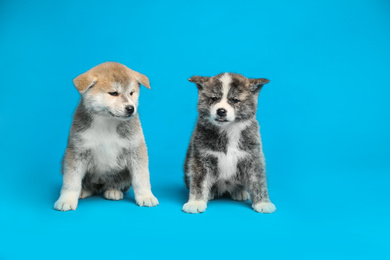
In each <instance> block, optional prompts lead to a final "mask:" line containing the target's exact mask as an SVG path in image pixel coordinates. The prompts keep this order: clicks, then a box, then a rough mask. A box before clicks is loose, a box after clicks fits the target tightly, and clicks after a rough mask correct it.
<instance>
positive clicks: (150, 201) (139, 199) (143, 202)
mask: <svg viewBox="0 0 390 260" xmlns="http://www.w3.org/2000/svg"><path fill="white" fill-rule="evenodd" d="M135 202H136V203H137V205H138V206H141V207H155V206H157V205H158V200H157V198H156V197H155V196H153V194H150V195H143V196H135Z"/></svg>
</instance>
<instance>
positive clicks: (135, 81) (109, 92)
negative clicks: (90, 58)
mask: <svg viewBox="0 0 390 260" xmlns="http://www.w3.org/2000/svg"><path fill="white" fill-rule="evenodd" d="M73 83H74V85H75V87H76V88H77V90H78V91H79V92H80V94H81V95H82V97H83V102H84V105H85V107H86V108H87V109H88V110H89V111H92V112H93V113H97V114H100V115H106V116H112V117H115V118H118V119H123V120H126V119H129V118H130V117H131V116H133V115H135V114H136V113H137V106H138V97H139V91H140V85H141V84H142V85H144V86H145V87H147V88H149V89H150V85H149V79H148V78H147V77H146V76H145V75H142V74H141V73H138V72H136V71H133V70H131V69H129V68H128V67H126V66H124V65H122V64H120V63H116V62H106V63H102V64H100V65H98V66H96V67H94V68H92V69H90V70H89V71H87V72H85V73H83V74H81V75H80V76H78V77H76V78H75V79H74V80H73Z"/></svg>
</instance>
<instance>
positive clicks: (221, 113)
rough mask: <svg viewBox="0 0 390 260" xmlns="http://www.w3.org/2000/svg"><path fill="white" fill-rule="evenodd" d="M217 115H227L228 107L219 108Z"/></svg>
mask: <svg viewBox="0 0 390 260" xmlns="http://www.w3.org/2000/svg"><path fill="white" fill-rule="evenodd" d="M217 115H219V116H226V109H224V108H218V110H217Z"/></svg>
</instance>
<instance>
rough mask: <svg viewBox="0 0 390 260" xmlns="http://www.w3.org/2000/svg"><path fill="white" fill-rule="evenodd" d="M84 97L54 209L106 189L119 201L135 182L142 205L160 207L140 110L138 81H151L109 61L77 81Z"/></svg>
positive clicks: (70, 205)
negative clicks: (150, 174)
mask: <svg viewBox="0 0 390 260" xmlns="http://www.w3.org/2000/svg"><path fill="white" fill-rule="evenodd" d="M73 83H74V85H75V87H76V88H77V90H78V91H79V92H80V94H81V100H80V103H79V105H78V107H77V110H76V112H75V114H74V117H73V123H72V126H71V129H70V133H69V139H68V146H67V148H66V151H65V155H64V159H63V164H62V173H63V186H62V189H61V195H60V197H59V199H58V200H57V202H56V203H55V204H54V208H55V209H57V210H61V211H67V210H75V209H76V208H77V204H78V199H79V198H81V199H83V198H86V197H89V196H91V195H93V194H97V193H103V196H104V198H106V199H109V200H120V199H122V198H123V192H126V191H128V190H129V189H130V186H131V185H133V189H134V194H135V200H136V203H137V204H138V205H139V206H148V207H152V206H156V205H158V200H157V199H156V198H155V197H154V196H153V194H152V191H151V187H150V181H149V169H148V154H147V150H146V144H145V139H144V135H143V132H142V128H141V123H140V120H139V117H138V113H137V106H138V97H139V90H140V84H142V85H144V86H145V87H147V88H150V86H149V79H148V78H147V77H146V76H145V75H142V74H140V73H138V72H136V71H133V70H131V69H129V68H127V67H126V66H124V65H122V64H119V63H116V62H106V63H103V64H100V65H98V66H96V67H94V68H92V69H91V70H89V71H87V72H85V73H84V74H81V75H80V76H78V77H76V78H75V79H74V80H73Z"/></svg>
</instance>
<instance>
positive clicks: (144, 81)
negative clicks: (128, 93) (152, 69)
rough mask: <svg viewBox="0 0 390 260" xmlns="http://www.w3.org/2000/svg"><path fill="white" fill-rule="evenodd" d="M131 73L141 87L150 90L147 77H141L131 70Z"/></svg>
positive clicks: (141, 75)
mask: <svg viewBox="0 0 390 260" xmlns="http://www.w3.org/2000/svg"><path fill="white" fill-rule="evenodd" d="M132 73H133V74H134V75H135V77H136V78H137V81H138V82H139V83H140V84H141V85H144V86H145V87H146V88H148V89H150V83H149V79H148V77H146V76H145V75H143V74H141V73H139V72H136V71H134V70H132Z"/></svg>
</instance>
